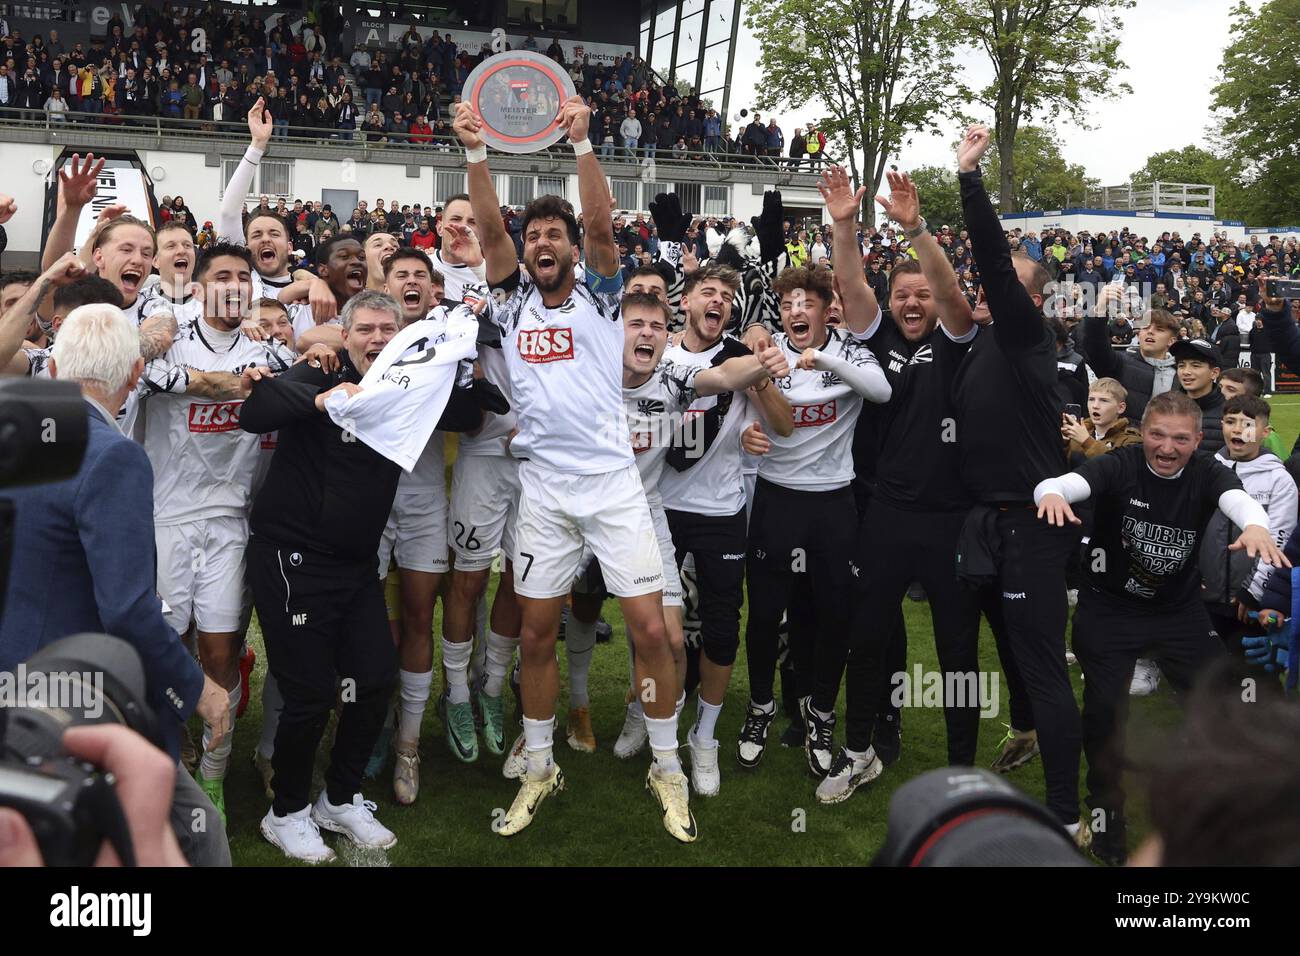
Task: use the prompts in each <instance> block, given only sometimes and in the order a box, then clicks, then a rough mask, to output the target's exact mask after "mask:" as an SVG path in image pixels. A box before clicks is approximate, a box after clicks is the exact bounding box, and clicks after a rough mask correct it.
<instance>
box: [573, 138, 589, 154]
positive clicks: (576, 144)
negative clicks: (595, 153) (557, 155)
mask: <svg viewBox="0 0 1300 956" xmlns="http://www.w3.org/2000/svg"><path fill="white" fill-rule="evenodd" d="M569 145H571V146H572V147H573V155H574V156H586V155H587V154H588V153H590V152H591V140H589V139H575V140H571V141H570V143H569Z"/></svg>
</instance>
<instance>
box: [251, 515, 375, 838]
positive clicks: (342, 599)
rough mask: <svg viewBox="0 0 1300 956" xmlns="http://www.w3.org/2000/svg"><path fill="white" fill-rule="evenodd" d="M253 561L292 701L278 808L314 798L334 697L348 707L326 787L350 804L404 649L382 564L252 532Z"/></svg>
mask: <svg viewBox="0 0 1300 956" xmlns="http://www.w3.org/2000/svg"><path fill="white" fill-rule="evenodd" d="M248 565H249V571H250V578H251V580H252V584H253V604H254V606H255V607H256V608H257V618H258V621H259V622H260V623H261V626H262V636H263V638H264V639H265V641H266V654H267V662H268V666H269V667H270V670H271V673H272V674H273V675H275V679H276V682H277V683H278V684H279V686H280V693H281V695H282V696H283V697H284V710H283V711H282V712H281V714H280V725H279V729H278V730H277V731H276V735H275V755H274V757H272V767H273V768H274V770H275V777H274V779H273V782H272V787H273V789H274V790H275V804H274V809H275V812H276V814H278V815H281V816H283V815H284V814H287V813H293V812H296V811H298V810H301V809H302V808H303V807H305V806H307V805H308V803H309V802H310V799H311V793H310V790H311V773H312V764H313V762H314V760H315V757H316V748H317V747H318V746H320V738H321V734H322V733H323V732H324V730H325V724H326V721H327V720H328V719H329V713H330V710H331V709H333V707H334V705H335V701H336V700H339V701H341V707H342V709H341V713H340V715H339V723H338V734H337V736H336V737H335V741H334V750H333V752H332V753H331V755H330V766H329V770H328V771H327V772H326V774H325V789H326V793H327V795H328V797H329V800H330V802H331V803H333V804H343V803H351V802H352V797H353V795H354V794H357V793H360V792H361V777H362V773H363V772H364V771H365V767H366V761H367V760H368V759H369V758H370V753H371V751H372V750H373V749H374V746H375V741H376V740H378V739H379V733H380V730H381V729H382V727H383V724H384V716H385V712H386V710H387V708H388V704H389V701H390V699H391V698H392V695H393V691H394V689H395V688H396V686H397V649H396V648H395V647H394V646H393V638H392V635H391V633H390V632H389V629H388V614H387V612H386V611H385V609H384V592H383V585H382V583H381V582H380V580H379V578H378V575H377V571H376V567H375V562H374V561H373V560H371V561H361V562H358V561H356V560H352V559H338V558H334V557H331V556H329V555H324V554H319V553H316V552H311V551H297V550H293V549H292V548H287V547H286V548H280V547H277V546H276V545H275V544H273V543H271V542H269V541H264V540H262V539H259V538H258V537H256V536H254V537H253V538H252V539H251V540H250V542H249V548H248Z"/></svg>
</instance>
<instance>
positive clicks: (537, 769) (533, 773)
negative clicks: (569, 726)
mask: <svg viewBox="0 0 1300 956" xmlns="http://www.w3.org/2000/svg"><path fill="white" fill-rule="evenodd" d="M554 740H555V717H553V716H552V717H550V718H548V719H547V720H533V719H531V718H529V717H525V718H524V757H525V759H526V760H527V761H528V776H530V777H532V778H534V779H538V778H541V777H545V776H546V775H547V774H549V773H550V772H551V764H552V763H553V760H552V757H551V745H552V744H553V743H554Z"/></svg>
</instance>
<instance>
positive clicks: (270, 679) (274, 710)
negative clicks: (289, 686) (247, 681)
mask: <svg viewBox="0 0 1300 956" xmlns="http://www.w3.org/2000/svg"><path fill="white" fill-rule="evenodd" d="M282 710H284V698H283V697H281V696H280V685H279V684H277V683H276V682H275V675H274V674H272V673H271V672H270V670H267V672H266V680H265V681H263V682H262V739H261V740H259V741H258V742H257V752H258V753H259V754H261V755H262V756H263V757H265V758H266V759H267V760H270V759H271V758H272V757H273V756H275V731H276V729H277V728H278V727H279V726H280V711H282Z"/></svg>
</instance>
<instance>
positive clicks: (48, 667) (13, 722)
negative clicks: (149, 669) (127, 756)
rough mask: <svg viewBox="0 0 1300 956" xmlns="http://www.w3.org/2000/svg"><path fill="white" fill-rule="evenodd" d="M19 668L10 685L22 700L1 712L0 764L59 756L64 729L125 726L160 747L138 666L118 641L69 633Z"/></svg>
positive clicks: (132, 651)
mask: <svg viewBox="0 0 1300 956" xmlns="http://www.w3.org/2000/svg"><path fill="white" fill-rule="evenodd" d="M20 668H21V671H20V673H16V674H14V675H12V681H13V684H14V687H15V690H21V691H22V698H23V699H20V700H18V701H17V702H16V704H17V705H16V706H13V705H11V706H9V707H7V708H6V709H5V711H4V718H5V719H4V720H3V722H2V723H0V727H2V728H3V731H2V732H0V762H2V761H3V760H4V759H5V758H6V757H13V758H17V759H19V760H23V761H37V760H46V759H51V758H54V757H57V756H61V755H62V754H63V742H62V740H63V732H64V731H65V730H67V729H68V728H69V727H78V726H84V725H94V724H101V723H107V724H122V725H124V726H126V727H130V728H131V729H132V730H134V731H136V732H137V733H139V734H140V735H141V736H143V737H145V738H146V739H147V740H149V741H151V742H152V743H154V744H155V745H157V746H160V747H161V745H162V742H161V740H160V738H159V734H158V728H157V720H156V719H155V717H154V714H153V711H152V710H151V709H150V708H149V706H148V704H147V703H146V698H145V678H144V666H143V665H142V664H141V662H140V656H139V655H138V654H137V653H136V651H135V648H133V647H132V646H131V645H130V644H128V643H127V642H126V641H124V640H122V639H121V638H117V637H110V636H109V635H107V634H74V635H72V636H71V637H65V638H63V639H61V640H58V641H55V642H54V643H53V644H49V645H47V646H46V647H43V648H41V649H40V650H39V651H37V652H36V654H34V655H33V656H32V658H31V659H30V660H28V661H27V662H26V663H24V664H22V665H20ZM19 685H22V686H21V687H20V686H19Z"/></svg>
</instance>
